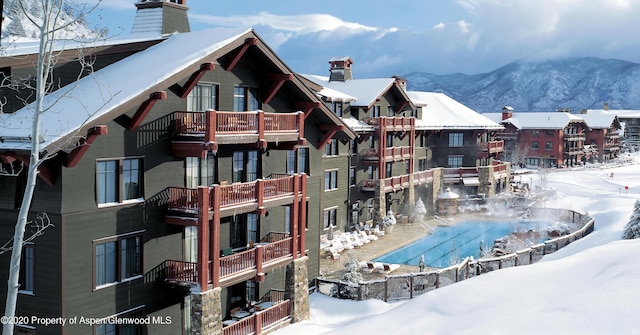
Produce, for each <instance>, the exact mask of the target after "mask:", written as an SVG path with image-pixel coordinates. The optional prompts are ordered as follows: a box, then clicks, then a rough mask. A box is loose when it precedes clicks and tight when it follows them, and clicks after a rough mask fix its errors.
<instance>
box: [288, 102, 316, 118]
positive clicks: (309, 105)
mask: <svg viewBox="0 0 640 335" xmlns="http://www.w3.org/2000/svg"><path fill="white" fill-rule="evenodd" d="M294 106H295V107H296V108H300V109H302V111H303V112H304V117H305V118H307V117H308V116H309V114H311V112H312V111H313V110H314V109H316V108H320V107H321V106H322V104H321V103H320V102H296V103H295V104H294Z"/></svg>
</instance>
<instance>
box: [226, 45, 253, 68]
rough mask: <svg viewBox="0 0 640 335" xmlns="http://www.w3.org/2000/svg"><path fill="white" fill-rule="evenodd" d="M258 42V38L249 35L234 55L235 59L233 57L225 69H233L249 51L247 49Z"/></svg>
mask: <svg viewBox="0 0 640 335" xmlns="http://www.w3.org/2000/svg"><path fill="white" fill-rule="evenodd" d="M256 44H258V40H257V39H256V38H253V37H249V38H247V39H246V40H244V44H243V45H242V46H241V47H240V49H238V52H236V54H235V55H234V56H233V59H231V62H229V64H227V67H226V68H225V70H227V71H231V70H233V68H234V67H235V66H236V64H238V62H239V61H240V58H242V56H243V55H244V53H245V52H247V49H249V47H250V46H252V45H256Z"/></svg>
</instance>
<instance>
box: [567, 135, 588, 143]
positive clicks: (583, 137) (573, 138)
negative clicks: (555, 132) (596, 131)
mask: <svg viewBox="0 0 640 335" xmlns="http://www.w3.org/2000/svg"><path fill="white" fill-rule="evenodd" d="M563 139H564V140H565V141H570V142H575V141H585V140H586V139H587V137H586V135H585V134H582V133H578V134H567V133H565V134H564V136H563Z"/></svg>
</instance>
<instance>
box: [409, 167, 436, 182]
mask: <svg viewBox="0 0 640 335" xmlns="http://www.w3.org/2000/svg"><path fill="white" fill-rule="evenodd" d="M412 177H413V181H414V182H415V183H417V184H419V183H421V182H429V181H432V180H433V170H426V171H418V172H414V173H413V176H412Z"/></svg>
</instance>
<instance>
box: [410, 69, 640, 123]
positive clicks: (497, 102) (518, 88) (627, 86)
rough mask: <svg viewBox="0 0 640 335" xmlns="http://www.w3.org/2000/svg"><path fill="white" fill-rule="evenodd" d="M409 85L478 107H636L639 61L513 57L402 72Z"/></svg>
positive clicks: (480, 109) (639, 98)
mask: <svg viewBox="0 0 640 335" xmlns="http://www.w3.org/2000/svg"><path fill="white" fill-rule="evenodd" d="M404 77H405V78H406V79H407V80H408V84H407V85H408V89H410V90H417V91H433V92H443V93H445V94H447V95H449V96H450V97H452V98H454V99H456V100H458V101H460V102H461V103H463V104H465V105H467V106H468V107H470V108H472V109H474V110H475V111H477V112H481V113H482V112H497V111H500V110H501V109H502V107H503V106H505V105H508V106H512V107H513V108H514V110H515V111H520V112H527V111H554V110H556V109H558V108H569V109H571V110H573V111H574V112H576V111H580V110H582V109H584V108H588V109H597V108H602V107H603V105H604V103H605V102H608V103H609V107H610V108H611V109H640V64H636V63H631V62H627V61H622V60H616V59H599V58H586V57H585V58H583V57H574V58H564V59H558V60H547V61H538V62H525V61H516V62H513V63H510V64H507V65H505V66H503V67H501V68H499V69H497V70H494V71H492V72H489V73H483V74H476V75H466V74H459V73H458V74H449V75H435V74H430V73H424V72H414V73H411V74H408V75H405V76H404Z"/></svg>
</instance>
